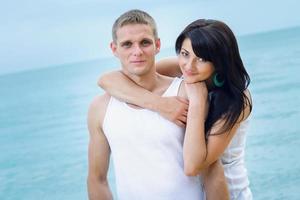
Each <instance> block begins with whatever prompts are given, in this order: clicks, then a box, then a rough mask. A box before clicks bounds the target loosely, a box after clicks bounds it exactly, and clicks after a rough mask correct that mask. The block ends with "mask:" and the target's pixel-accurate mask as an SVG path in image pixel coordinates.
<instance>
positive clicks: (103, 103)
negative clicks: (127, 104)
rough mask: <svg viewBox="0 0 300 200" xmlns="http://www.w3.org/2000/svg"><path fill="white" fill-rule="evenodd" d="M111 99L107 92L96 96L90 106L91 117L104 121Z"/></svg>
mask: <svg viewBox="0 0 300 200" xmlns="http://www.w3.org/2000/svg"><path fill="white" fill-rule="evenodd" d="M109 100H110V95H109V94H107V93H105V94H103V95H98V96H96V97H94V99H93V100H92V102H91V103H90V106H89V113H88V115H89V118H94V119H96V120H97V121H99V122H102V120H103V118H104V116H105V113H106V108H107V105H108V103H109Z"/></svg>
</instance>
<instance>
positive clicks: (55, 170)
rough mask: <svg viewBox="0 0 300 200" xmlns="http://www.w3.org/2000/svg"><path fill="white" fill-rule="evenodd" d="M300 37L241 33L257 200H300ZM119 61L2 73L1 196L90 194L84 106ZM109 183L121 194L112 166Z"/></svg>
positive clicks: (293, 31)
mask: <svg viewBox="0 0 300 200" xmlns="http://www.w3.org/2000/svg"><path fill="white" fill-rule="evenodd" d="M299 35H300V27H295V28H289V29H284V30H278V31H271V32H266V33H260V34H253V35H246V36H241V37H239V38H238V42H239V46H240V52H241V57H242V59H243V61H244V65H245V67H246V69H247V70H248V72H249V74H250V77H251V84H250V90H251V92H252V99H253V112H252V114H251V122H250V128H249V130H248V133H247V134H248V135H247V146H246V166H247V168H248V175H249V179H250V188H251V190H252V192H253V197H254V199H257V200H265V199H289V200H292V199H295V200H296V199H299V198H300V194H299V192H298V185H299V184H300V174H299V171H300V159H299V158H300V156H299V155H298V153H297V152H299V150H300V135H299V132H300V126H299V122H298V120H299V119H300V103H299V102H300V79H299V74H300V67H299V66H300V57H299V55H300V37H299ZM161 54H162V55H174V50H173V49H165V50H162V53H161ZM162 55H161V56H160V57H162ZM118 66H119V64H118V62H117V60H116V59H115V58H113V57H112V58H107V59H99V60H91V61H86V62H81V63H71V64H65V65H60V66H55V67H49V68H43V69H34V70H27V71H23V72H16V73H11V74H2V75H0V94H1V97H0V151H1V156H0V199H3V200H15V199H26V200H27V199H28V200H32V199H44V200H47V199H49V200H53V199H74V200H75V199H78V200H82V199H87V191H86V188H87V187H86V177H87V146H88V137H89V134H88V130H87V125H86V117H87V110H88V107H89V103H90V102H91V101H92V99H93V97H94V96H96V95H101V94H103V90H101V89H100V88H98V87H97V84H96V82H97V79H98V77H99V76H100V74H102V73H105V72H107V71H110V70H113V69H118ZM109 183H110V185H111V187H112V191H113V193H114V195H116V194H115V193H116V191H115V178H114V174H113V169H112V168H111V169H110V171H109Z"/></svg>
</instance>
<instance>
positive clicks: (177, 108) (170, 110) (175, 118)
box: [157, 96, 189, 127]
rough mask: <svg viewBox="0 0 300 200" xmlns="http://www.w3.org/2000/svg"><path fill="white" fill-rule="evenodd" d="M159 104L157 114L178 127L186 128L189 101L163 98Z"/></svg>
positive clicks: (177, 98)
mask: <svg viewBox="0 0 300 200" xmlns="http://www.w3.org/2000/svg"><path fill="white" fill-rule="evenodd" d="M157 104H158V105H157V112H158V113H159V114H160V115H161V116H163V117H164V118H166V119H167V120H169V121H171V122H174V123H175V124H177V125H178V126H181V127H185V124H186V119H187V113H188V107H189V102H188V100H186V99H184V98H182V97H178V96H174V97H162V98H160V100H159V101H158V102H157Z"/></svg>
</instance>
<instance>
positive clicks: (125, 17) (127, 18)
mask: <svg viewBox="0 0 300 200" xmlns="http://www.w3.org/2000/svg"><path fill="white" fill-rule="evenodd" d="M128 24H145V25H149V26H150V27H151V29H152V31H153V35H154V37H155V39H157V38H158V35H157V28H156V23H155V21H154V19H153V18H152V17H151V16H150V15H149V14H148V13H146V12H144V11H142V10H137V9H134V10H129V11H127V12H125V13H124V14H122V15H121V16H120V17H118V19H116V21H115V23H114V25H113V27H112V39H113V41H114V42H116V41H117V30H118V29H119V28H121V27H123V26H125V25H128Z"/></svg>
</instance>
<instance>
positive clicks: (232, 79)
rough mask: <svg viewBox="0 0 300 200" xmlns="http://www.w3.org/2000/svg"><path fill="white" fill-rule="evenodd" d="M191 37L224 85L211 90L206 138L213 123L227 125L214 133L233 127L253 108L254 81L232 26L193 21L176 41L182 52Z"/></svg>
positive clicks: (197, 49) (198, 51)
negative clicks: (250, 93) (248, 91)
mask: <svg viewBox="0 0 300 200" xmlns="http://www.w3.org/2000/svg"><path fill="white" fill-rule="evenodd" d="M186 38H189V39H190V40H191V43H192V48H193V51H194V53H195V54H196V55H197V56H198V57H200V58H203V59H204V60H206V61H210V62H212V63H213V65H214V67H215V73H217V74H218V78H219V79H221V81H224V84H223V86H221V87H214V88H213V89H211V90H210V91H209V96H210V98H209V99H210V107H209V112H208V116H207V119H206V121H205V135H206V139H207V138H208V136H209V135H210V130H211V128H212V127H213V125H214V124H215V123H216V122H217V121H218V120H219V119H224V120H225V124H224V126H223V127H222V128H221V129H220V130H219V131H217V133H214V134H221V133H224V132H225V131H228V130H230V129H232V127H233V126H234V125H235V124H236V123H237V122H238V119H239V116H240V115H241V113H242V114H243V115H244V109H245V107H246V106H247V105H249V106H250V111H251V110H252V103H251V100H250V99H249V98H248V97H247V96H246V95H245V93H244V91H245V90H246V89H247V87H248V85H249V83H250V77H249V75H248V73H247V71H246V70H245V67H244V65H243V62H242V59H241V57H240V54H239V49H238V45H237V41H236V38H235V36H234V34H233V32H232V31H231V30H230V28H229V27H228V26H227V25H226V24H224V23H223V22H221V21H217V20H206V19H199V20H196V21H194V22H192V23H191V24H189V25H188V26H187V27H186V28H185V29H184V30H183V31H182V33H181V34H180V35H179V36H178V38H177V40H176V44H175V49H176V53H177V54H179V53H180V50H181V47H182V43H183V41H184V39H186Z"/></svg>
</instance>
